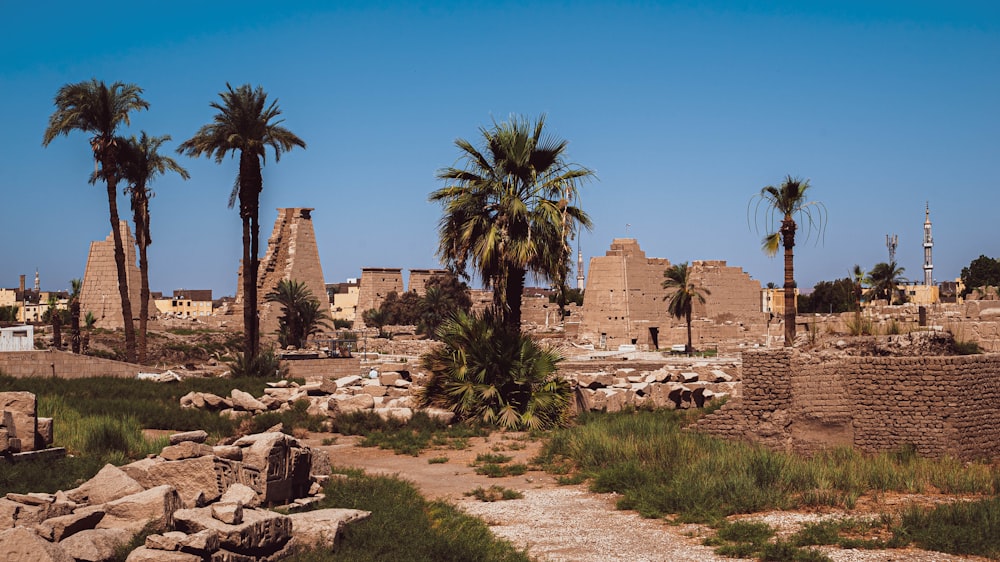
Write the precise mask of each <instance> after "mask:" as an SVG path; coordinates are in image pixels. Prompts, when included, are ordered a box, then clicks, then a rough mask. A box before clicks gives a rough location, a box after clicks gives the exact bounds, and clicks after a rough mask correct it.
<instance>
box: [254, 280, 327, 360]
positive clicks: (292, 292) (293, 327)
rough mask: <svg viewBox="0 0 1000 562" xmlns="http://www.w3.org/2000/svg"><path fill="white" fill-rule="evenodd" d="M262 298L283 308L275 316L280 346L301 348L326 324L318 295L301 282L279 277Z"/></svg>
mask: <svg viewBox="0 0 1000 562" xmlns="http://www.w3.org/2000/svg"><path fill="white" fill-rule="evenodd" d="M265 299H267V301H268V302H274V303H278V304H279V305H281V307H282V309H283V312H282V315H281V316H280V317H278V326H279V327H278V334H279V338H278V340H279V343H281V345H282V346H288V345H292V346H295V347H297V348H301V347H303V345H304V344H305V342H306V339H307V338H308V337H309V336H311V335H313V334H315V333H318V332H320V331H321V330H322V328H323V327H329V324H328V323H327V320H328V319H329V315H328V314H327V313H326V312H325V311H323V310H321V308H322V307H321V306H320V303H319V299H317V298H316V297H315V296H313V294H312V291H310V290H309V288H308V287H307V286H306V284H305V283H301V282H299V281H296V280H294V279H282V280H281V281H279V282H278V286H277V287H276V288H275V289H274V291H272V292H270V293H268V294H267V295H266V296H265Z"/></svg>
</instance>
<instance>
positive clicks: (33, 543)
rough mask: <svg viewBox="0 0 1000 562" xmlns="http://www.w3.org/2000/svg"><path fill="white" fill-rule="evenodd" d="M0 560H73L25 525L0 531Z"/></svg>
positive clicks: (53, 561) (11, 561)
mask: <svg viewBox="0 0 1000 562" xmlns="http://www.w3.org/2000/svg"><path fill="white" fill-rule="evenodd" d="M0 560H3V561H4V562H73V557H71V556H70V555H69V554H67V553H66V551H65V550H63V549H62V547H60V546H59V545H57V544H53V543H50V542H49V541H47V540H45V539H43V538H42V537H40V536H38V535H37V534H35V533H34V531H31V530H30V529H27V528H25V527H14V528H13V529H7V530H6V531H3V532H0Z"/></svg>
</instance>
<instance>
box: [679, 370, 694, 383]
mask: <svg viewBox="0 0 1000 562" xmlns="http://www.w3.org/2000/svg"><path fill="white" fill-rule="evenodd" d="M697 380H698V373H694V372H686V373H681V382H696V381H697Z"/></svg>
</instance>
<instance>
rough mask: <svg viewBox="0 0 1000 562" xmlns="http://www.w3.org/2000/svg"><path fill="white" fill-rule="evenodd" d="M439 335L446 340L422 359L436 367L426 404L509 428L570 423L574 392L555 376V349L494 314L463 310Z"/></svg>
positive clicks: (424, 399) (426, 390)
mask: <svg viewBox="0 0 1000 562" xmlns="http://www.w3.org/2000/svg"><path fill="white" fill-rule="evenodd" d="M438 337H439V338H440V339H441V341H442V342H443V343H444V345H442V346H440V347H437V348H435V350H434V351H432V352H430V353H428V354H426V355H424V356H423V357H422V358H421V364H422V366H423V367H424V368H426V369H427V370H429V371H430V372H431V377H430V380H429V381H428V383H427V385H426V387H425V388H424V390H423V392H422V393H421V395H420V397H419V399H420V402H421V404H422V405H423V406H437V407H441V408H445V409H448V410H451V411H453V412H455V414H456V416H457V417H458V419H460V420H465V419H474V420H479V421H481V422H482V423H484V424H487V425H495V426H499V427H502V428H504V429H518V430H520V429H539V428H546V427H553V426H561V425H565V423H566V421H567V416H568V407H569V404H570V397H571V393H572V391H571V388H570V386H569V383H567V382H566V381H565V380H564V379H562V378H560V377H557V376H556V375H555V371H556V365H557V363H558V362H559V361H561V357H559V355H558V354H556V353H555V352H554V351H552V350H550V349H543V348H541V347H540V346H539V345H538V344H536V343H535V342H534V341H533V340H532V339H531V338H530V337H528V336H526V335H524V334H522V333H520V332H519V331H517V330H516V329H511V328H510V327H508V326H505V325H504V324H503V323H502V322H500V321H499V320H498V319H497V318H496V317H495V316H493V315H492V314H489V313H486V314H484V315H482V316H476V315H468V314H465V313H463V312H458V313H456V314H455V316H454V317H453V318H452V319H450V320H448V321H446V322H445V323H444V324H442V326H441V328H440V329H439V330H438Z"/></svg>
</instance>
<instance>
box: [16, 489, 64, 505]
mask: <svg viewBox="0 0 1000 562" xmlns="http://www.w3.org/2000/svg"><path fill="white" fill-rule="evenodd" d="M5 497H6V498H7V499H8V500H10V501H15V502H18V503H23V504H24V505H41V506H46V507H48V506H49V505H51V504H52V503H53V502H54V501H56V497H55V496H53V495H52V494H44V493H37V492H28V493H27V494H18V493H15V492H9V493H8V494H7V495H6V496H5Z"/></svg>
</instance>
